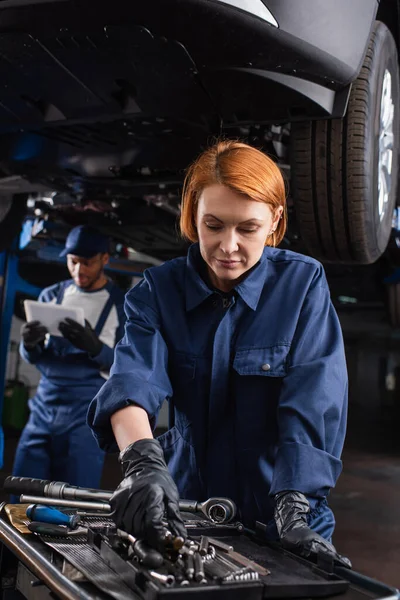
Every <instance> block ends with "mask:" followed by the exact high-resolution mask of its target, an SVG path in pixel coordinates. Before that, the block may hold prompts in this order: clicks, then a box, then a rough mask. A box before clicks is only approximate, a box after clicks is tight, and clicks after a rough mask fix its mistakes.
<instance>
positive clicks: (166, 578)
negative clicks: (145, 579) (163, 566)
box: [148, 571, 175, 587]
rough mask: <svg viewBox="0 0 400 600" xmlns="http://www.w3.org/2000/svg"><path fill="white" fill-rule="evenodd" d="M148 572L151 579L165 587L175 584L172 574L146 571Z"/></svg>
mask: <svg viewBox="0 0 400 600" xmlns="http://www.w3.org/2000/svg"><path fill="white" fill-rule="evenodd" d="M148 573H149V575H150V576H151V577H153V579H156V580H157V581H159V582H160V583H162V584H163V585H165V586H166V587H172V586H173V585H175V577H174V576H173V575H162V574H161V573H157V571H148Z"/></svg>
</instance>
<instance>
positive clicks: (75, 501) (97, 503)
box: [3, 476, 236, 523]
mask: <svg viewBox="0 0 400 600" xmlns="http://www.w3.org/2000/svg"><path fill="white" fill-rule="evenodd" d="M3 489H4V491H7V492H10V493H12V494H16V495H18V494H22V497H23V498H24V499H25V500H24V502H31V503H37V504H46V505H47V506H68V507H73V508H81V509H82V510H85V509H87V510H102V511H104V512H111V507H110V505H109V504H108V502H109V500H110V498H111V496H112V494H113V492H112V491H110V490H96V489H90V488H83V487H78V486H74V485H69V484H68V483H66V482H64V481H50V480H47V479H31V478H29V477H13V476H10V477H7V478H6V479H5V481H4V485H3ZM30 494H32V495H30ZM43 497H44V498H46V502H43ZM27 498H30V500H26V499H27ZM50 500H52V501H53V500H55V501H57V500H58V501H59V503H57V502H50ZM179 510H181V511H183V512H190V513H202V514H203V515H205V516H206V517H207V518H208V519H210V521H212V522H213V523H229V522H230V521H232V519H234V517H235V516H236V505H235V503H234V502H233V501H232V500H230V499H229V498H209V499H208V500H204V502H197V501H196V500H180V501H179Z"/></svg>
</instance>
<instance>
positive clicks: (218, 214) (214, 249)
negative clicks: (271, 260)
mask: <svg viewBox="0 0 400 600" xmlns="http://www.w3.org/2000/svg"><path fill="white" fill-rule="evenodd" d="M282 211H283V208H282V207H279V209H277V211H276V213H275V214H272V211H271V209H270V207H269V205H268V204H265V202H257V201H255V200H250V199H249V198H246V196H243V195H241V194H238V193H237V192H234V191H232V190H231V189H229V188H228V187H225V186H224V185H220V184H215V185H210V186H208V187H206V188H204V190H203V192H202V194H201V195H200V198H199V201H198V206H197V218H196V226H197V233H198V236H199V244H200V252H201V255H202V257H203V259H204V261H205V262H206V263H207V267H208V272H209V276H210V278H211V282H212V284H213V285H214V286H215V287H216V288H217V289H219V290H221V291H224V292H228V291H230V290H231V289H232V288H233V287H235V285H236V284H237V283H239V282H240V281H241V280H242V279H243V278H244V276H245V275H246V273H247V272H248V271H249V269H251V268H252V267H254V265H255V264H256V263H257V262H258V261H259V260H260V257H261V254H262V252H263V250H264V246H265V241H266V239H267V237H268V235H269V234H270V232H271V231H272V230H274V229H276V226H277V224H278V221H279V219H280V217H281V215H282Z"/></svg>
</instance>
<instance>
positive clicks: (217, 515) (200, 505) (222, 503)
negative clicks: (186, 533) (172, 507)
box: [179, 498, 236, 523]
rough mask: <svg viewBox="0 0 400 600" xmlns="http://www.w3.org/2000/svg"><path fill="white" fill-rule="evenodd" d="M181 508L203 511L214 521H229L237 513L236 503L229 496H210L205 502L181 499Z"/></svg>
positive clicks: (195, 511) (192, 511)
mask: <svg viewBox="0 0 400 600" xmlns="http://www.w3.org/2000/svg"><path fill="white" fill-rule="evenodd" d="M179 510H181V511H183V512H190V513H202V514H203V515H205V516H206V517H207V518H208V519H210V521H212V522H213V523H229V521H232V519H233V518H234V517H235V515H236V505H235V503H234V502H233V501H232V500H230V499H229V498H209V499H208V500H204V502H197V501H196V500H180V501H179Z"/></svg>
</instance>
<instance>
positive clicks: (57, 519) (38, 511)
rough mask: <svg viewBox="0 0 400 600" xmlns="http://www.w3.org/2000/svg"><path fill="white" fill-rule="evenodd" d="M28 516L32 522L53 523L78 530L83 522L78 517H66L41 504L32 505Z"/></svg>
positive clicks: (58, 511) (27, 511)
mask: <svg viewBox="0 0 400 600" xmlns="http://www.w3.org/2000/svg"><path fill="white" fill-rule="evenodd" d="M26 516H27V517H28V519H30V520H31V521H40V522H41V523H52V524H53V525H66V527H68V528H69V529H76V528H77V527H78V525H79V523H80V521H81V519H80V517H78V516H77V515H66V514H65V513H63V512H61V511H60V510H56V509H55V508H50V507H49V506H42V505H40V504H30V505H29V506H28V508H27V509H26Z"/></svg>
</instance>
